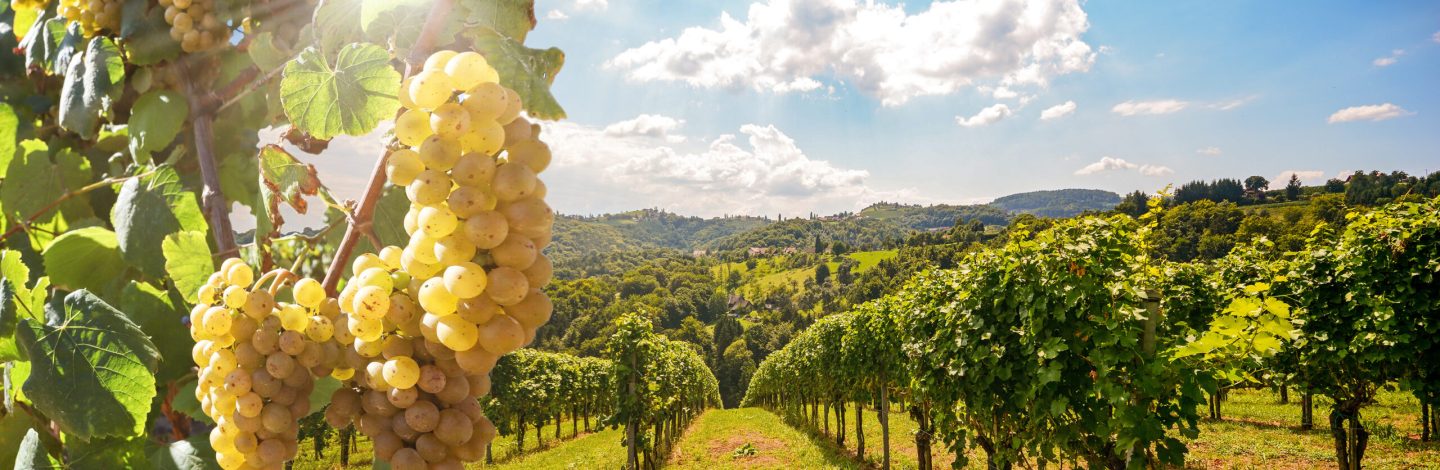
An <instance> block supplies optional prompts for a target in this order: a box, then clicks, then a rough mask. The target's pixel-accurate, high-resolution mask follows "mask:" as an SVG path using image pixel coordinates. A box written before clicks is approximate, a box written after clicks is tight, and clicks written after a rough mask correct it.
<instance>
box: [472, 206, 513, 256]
mask: <svg viewBox="0 0 1440 470" xmlns="http://www.w3.org/2000/svg"><path fill="white" fill-rule="evenodd" d="M509 233H510V223H509V222H507V221H506V220H505V216H504V215H501V214H500V213H499V212H495V211H485V212H481V213H478V214H475V215H473V216H470V218H468V219H465V239H466V240H469V241H470V243H471V244H473V245H475V247H476V248H479V249H482V250H488V249H491V248H495V247H497V246H500V243H502V242H504V241H505V237H507V236H508V235H509Z"/></svg>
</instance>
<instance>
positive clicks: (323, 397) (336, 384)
mask: <svg viewBox="0 0 1440 470" xmlns="http://www.w3.org/2000/svg"><path fill="white" fill-rule="evenodd" d="M340 385H341V384H340V381H339V380H335V378H334V377H330V376H325V377H321V378H318V379H315V388H314V389H311V390H310V414H315V413H319V412H320V411H321V410H323V409H324V408H325V405H328V404H330V396H331V395H334V394H335V391H336V390H339V389H340Z"/></svg>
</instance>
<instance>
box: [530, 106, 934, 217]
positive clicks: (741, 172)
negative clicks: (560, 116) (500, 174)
mask: <svg viewBox="0 0 1440 470" xmlns="http://www.w3.org/2000/svg"><path fill="white" fill-rule="evenodd" d="M656 123H667V124H665V125H668V121H665V120H664V119H655V117H653V116H652V117H651V118H647V119H641V118H636V119H632V120H629V121H622V122H620V123H615V124H612V125H609V126H604V127H599V126H587V125H583V124H576V123H573V122H567V121H562V122H557V123H551V124H545V125H544V126H545V130H544V132H545V134H544V135H545V139H546V141H547V142H548V143H549V144H550V146H551V148H552V149H553V151H554V153H555V163H554V164H552V166H551V169H549V170H547V171H546V172H545V173H544V174H543V175H542V177H544V178H545V179H546V183H547V184H548V185H549V187H550V188H551V190H550V196H549V197H550V198H551V199H553V200H554V201H553V205H554V206H555V207H556V208H557V209H559V210H561V211H567V212H571V213H574V212H604V211H616V210H625V209H632V208H635V207H650V206H655V205H656V204H657V201H658V202H659V204H660V205H661V207H664V208H667V209H670V210H675V211H678V212H680V213H684V214H695V215H701V216H718V215H723V214H750V215H773V214H775V213H777V212H783V213H786V214H803V213H808V212H810V211H817V212H822V213H823V212H835V211H847V210H857V209H859V208H861V207H863V205H864V204H868V203H870V202H874V201H876V200H897V199H903V200H914V199H915V198H916V197H917V192H916V191H914V190H908V189H907V190H898V191H882V190H877V189H875V188H873V187H871V186H870V185H869V183H868V179H869V178H870V173H869V172H868V171H865V170H861V169H852V168H843V167H839V166H836V165H834V164H832V163H831V162H829V161H826V160H821V159H816V158H812V157H811V156H809V155H807V154H806V153H805V152H804V151H803V150H802V149H801V148H800V146H799V145H798V144H797V143H796V142H795V140H794V139H792V138H791V137H790V136H788V135H786V134H785V133H784V132H782V131H781V130H780V129H778V128H776V127H774V126H768V125H765V126H762V125H756V124H746V125H744V126H741V127H740V129H739V133H738V134H725V135H721V136H719V137H716V138H713V139H709V140H708V142H707V141H706V139H702V138H690V139H688V140H686V142H687V143H686V144H684V145H678V144H674V143H672V142H663V141H662V142H658V143H657V141H656V139H655V137H656V135H657V134H656V133H655V131H654V129H659V128H665V125H657V124H656ZM647 126H648V127H647ZM675 127H679V122H678V120H677V122H676V124H675ZM670 129H671V130H666V131H664V132H665V134H663V135H669V133H670V132H672V131H673V130H674V129H673V128H670ZM682 137H683V136H682ZM702 143H703V144H702ZM562 188H563V189H562Z"/></svg>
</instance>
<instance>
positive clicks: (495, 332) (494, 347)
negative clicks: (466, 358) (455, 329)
mask: <svg viewBox="0 0 1440 470" xmlns="http://www.w3.org/2000/svg"><path fill="white" fill-rule="evenodd" d="M524 344H525V329H524V327H522V326H520V323H519V322H517V321H515V319H514V318H510V316H509V315H496V316H494V317H492V318H491V319H490V321H488V322H486V323H485V324H484V325H480V347H481V348H484V349H485V350H486V351H489V352H490V353H492V354H495V355H497V356H503V355H505V354H509V353H510V352H511V351H514V350H516V349H520V346H522V345H524ZM455 359H456V360H459V359H460V355H459V354H457V355H455Z"/></svg>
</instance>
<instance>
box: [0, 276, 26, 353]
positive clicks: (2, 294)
mask: <svg viewBox="0 0 1440 470" xmlns="http://www.w3.org/2000/svg"><path fill="white" fill-rule="evenodd" d="M18 300H19V296H18V295H16V292H15V288H14V287H13V286H11V283H10V281H9V279H6V280H4V282H0V362H5V361H14V360H17V359H23V357H22V356H20V350H19V349H17V346H16V345H15V327H16V326H17V325H18V324H19V321H20V302H18Z"/></svg>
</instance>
